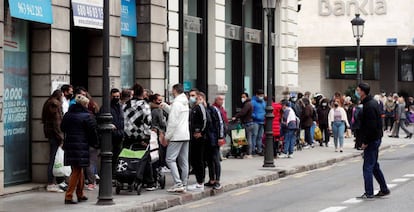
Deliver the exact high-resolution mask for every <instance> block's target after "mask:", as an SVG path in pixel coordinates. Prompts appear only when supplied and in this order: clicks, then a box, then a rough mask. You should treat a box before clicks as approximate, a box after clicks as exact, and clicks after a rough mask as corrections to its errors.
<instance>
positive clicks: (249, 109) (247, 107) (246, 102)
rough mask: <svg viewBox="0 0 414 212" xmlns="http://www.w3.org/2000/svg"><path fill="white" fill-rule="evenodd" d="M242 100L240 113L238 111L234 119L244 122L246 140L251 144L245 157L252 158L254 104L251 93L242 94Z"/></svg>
mask: <svg viewBox="0 0 414 212" xmlns="http://www.w3.org/2000/svg"><path fill="white" fill-rule="evenodd" d="M241 102H242V109H241V111H240V112H239V113H237V114H236V115H235V116H234V117H233V118H232V120H233V121H234V120H236V119H240V121H241V123H242V124H243V127H244V129H245V132H246V140H247V143H248V144H249V146H248V147H247V155H246V156H245V158H248V159H250V158H252V156H251V155H252V152H251V148H250V146H252V141H253V140H252V134H253V125H254V123H253V118H252V113H253V106H252V103H251V100H250V98H249V94H247V93H242V95H241Z"/></svg>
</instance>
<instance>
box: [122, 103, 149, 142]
mask: <svg viewBox="0 0 414 212" xmlns="http://www.w3.org/2000/svg"><path fill="white" fill-rule="evenodd" d="M124 123H125V126H124V127H125V128H124V130H125V134H126V135H127V137H132V138H135V139H139V140H141V139H146V138H149V137H150V135H151V108H150V106H149V104H148V103H147V102H146V101H145V100H141V99H135V98H134V99H131V100H130V101H128V102H127V103H126V105H125V107H124Z"/></svg>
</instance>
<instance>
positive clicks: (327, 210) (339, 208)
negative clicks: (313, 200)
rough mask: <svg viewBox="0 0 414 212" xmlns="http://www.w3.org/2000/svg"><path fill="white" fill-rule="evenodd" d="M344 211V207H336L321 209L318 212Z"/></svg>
mask: <svg viewBox="0 0 414 212" xmlns="http://www.w3.org/2000/svg"><path fill="white" fill-rule="evenodd" d="M344 209H346V207H345V206H336V207H329V208H326V209H323V210H321V211H319V212H338V211H342V210H344Z"/></svg>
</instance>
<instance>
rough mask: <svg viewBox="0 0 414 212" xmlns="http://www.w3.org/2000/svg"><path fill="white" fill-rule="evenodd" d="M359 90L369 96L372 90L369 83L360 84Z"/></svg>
mask: <svg viewBox="0 0 414 212" xmlns="http://www.w3.org/2000/svg"><path fill="white" fill-rule="evenodd" d="M358 88H359V89H361V91H364V93H365V95H368V94H369V92H370V91H371V88H370V87H369V85H368V83H365V82H363V83H360V84H359V85H358Z"/></svg>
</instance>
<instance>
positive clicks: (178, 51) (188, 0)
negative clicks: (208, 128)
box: [0, 0, 298, 195]
mask: <svg viewBox="0 0 414 212" xmlns="http://www.w3.org/2000/svg"><path fill="white" fill-rule="evenodd" d="M33 2H34V1H30V0H0V11H2V13H0V41H1V42H0V111H1V115H0V117H1V120H0V135H1V136H0V195H2V194H6V193H9V192H11V190H14V189H13V188H14V186H15V185H20V184H24V183H28V182H33V183H45V182H46V180H47V164H48V158H49V156H48V154H49V143H48V141H47V139H46V138H45V137H44V134H43V125H42V122H41V112H42V106H43V104H44V102H45V101H46V99H47V98H48V97H49V95H50V94H51V93H52V92H53V90H55V89H58V88H59V87H60V86H61V85H62V84H72V85H73V86H75V87H76V86H83V87H85V88H86V89H88V91H89V93H90V94H91V95H92V96H93V98H94V100H95V101H96V102H98V104H99V105H101V103H102V95H103V92H109V91H102V25H103V22H102V16H103V3H102V2H103V1H101V0H39V1H36V3H33ZM39 17H40V18H39ZM297 17H298V16H297V0H279V1H278V3H277V8H276V13H275V25H274V27H273V29H270V30H271V31H272V32H273V34H272V36H273V37H274V39H273V40H274V42H273V43H272V44H271V45H274V47H275V48H274V51H275V54H274V55H275V60H276V62H275V65H274V66H275V67H274V68H275V74H276V77H275V90H276V94H277V95H280V94H281V91H282V90H283V89H285V88H286V87H290V88H297V87H298V51H297V45H298V43H297V29H298V24H297ZM266 21H267V20H266V16H265V14H264V12H263V9H262V4H261V1H256V0H213V1H204V0H110V70H109V75H110V88H130V87H131V86H132V85H133V84H134V83H135V82H139V83H141V84H142V85H143V86H144V87H145V88H149V89H151V90H153V91H154V92H156V93H160V94H162V95H164V96H165V97H166V99H167V101H168V100H169V99H170V95H171V94H170V91H171V87H172V85H174V84H176V83H182V84H183V85H184V88H185V90H190V89H191V88H193V87H197V88H199V89H200V90H202V91H204V92H206V93H207V95H208V98H209V100H213V99H214V97H215V95H217V94H223V95H226V103H225V105H226V109H227V110H228V111H229V115H232V113H234V112H235V111H236V108H237V107H240V104H241V103H240V94H241V93H242V92H247V93H249V94H250V95H253V94H254V91H255V90H257V89H265V88H266V80H265V79H266V71H265V70H266V68H267V67H266V64H267V62H266V61H267V58H266V55H267V54H266V52H265V51H266V49H267V48H266V45H267V43H266V42H265V41H267V30H268V29H267V28H266V27H264V26H266V24H265V23H267V22H266Z"/></svg>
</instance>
